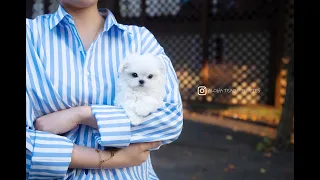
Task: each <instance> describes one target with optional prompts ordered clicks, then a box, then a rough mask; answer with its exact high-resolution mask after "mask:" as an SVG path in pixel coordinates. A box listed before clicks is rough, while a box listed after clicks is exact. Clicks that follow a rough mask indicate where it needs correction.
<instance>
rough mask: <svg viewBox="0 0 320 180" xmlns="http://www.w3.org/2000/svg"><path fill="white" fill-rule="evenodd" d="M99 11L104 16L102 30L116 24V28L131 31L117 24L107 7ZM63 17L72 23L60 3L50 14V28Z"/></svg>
mask: <svg viewBox="0 0 320 180" xmlns="http://www.w3.org/2000/svg"><path fill="white" fill-rule="evenodd" d="M99 12H100V13H101V15H102V16H103V17H104V18H105V24H104V30H103V31H109V29H110V28H111V27H112V26H116V27H117V28H119V29H121V30H123V31H127V32H129V33H131V32H130V31H128V28H127V26H125V25H122V24H119V23H118V22H117V20H116V18H115V17H114V15H113V14H112V12H111V11H110V10H109V9H106V8H101V9H99ZM64 18H66V19H67V21H68V22H69V23H71V24H74V21H73V19H72V16H71V15H70V14H69V13H67V12H66V11H65V9H64V8H63V7H62V6H61V5H59V7H58V9H57V11H56V12H55V13H53V15H52V16H50V24H49V27H50V29H52V28H54V27H55V26H57V25H58V24H59V23H60V22H61V21H62V20H63V19H64Z"/></svg>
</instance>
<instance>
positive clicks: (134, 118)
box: [126, 110, 143, 126]
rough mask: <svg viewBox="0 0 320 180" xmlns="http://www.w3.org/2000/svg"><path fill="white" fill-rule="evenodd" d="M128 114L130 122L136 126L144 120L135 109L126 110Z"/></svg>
mask: <svg viewBox="0 0 320 180" xmlns="http://www.w3.org/2000/svg"><path fill="white" fill-rule="evenodd" d="M126 114H127V116H128V118H129V119H130V122H131V124H132V125H134V126H136V125H139V124H141V123H142V122H143V117H142V116H139V115H137V114H136V113H135V112H133V111H128V110H127V111H126Z"/></svg>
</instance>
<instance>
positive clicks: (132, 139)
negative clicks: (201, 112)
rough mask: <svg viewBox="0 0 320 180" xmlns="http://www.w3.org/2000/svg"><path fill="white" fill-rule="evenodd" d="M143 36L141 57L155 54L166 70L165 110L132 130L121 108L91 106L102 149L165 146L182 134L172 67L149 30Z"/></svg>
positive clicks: (143, 30)
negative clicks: (156, 143) (157, 143)
mask: <svg viewBox="0 0 320 180" xmlns="http://www.w3.org/2000/svg"><path fill="white" fill-rule="evenodd" d="M140 34H141V54H145V53H149V54H153V55H155V56H157V57H159V58H161V59H162V60H163V61H164V62H165V64H166V67H167V84H166V93H167V94H166V97H165V99H164V106H163V107H161V108H160V109H158V110H157V111H156V112H153V113H151V114H150V115H149V116H147V117H146V119H145V122H143V123H142V124H140V125H139V126H132V127H131V125H130V120H129V119H128V117H127V116H126V113H125V111H124V110H123V109H122V108H120V107H115V106H108V105H92V106H91V108H92V114H93V116H94V118H95V119H96V121H97V124H98V129H99V132H100V134H99V135H98V136H97V141H98V143H100V144H101V145H102V146H112V147H125V146H128V145H129V144H130V143H139V142H152V141H162V143H163V144H167V143H171V142H172V141H174V140H175V139H177V138H178V137H179V135H180V133H181V131H182V125H183V113H182V102H181V97H180V92H179V84H178V79H177V76H176V73H175V70H174V68H173V66H172V63H171V61H170V59H169V58H168V56H167V55H166V54H165V52H164V50H163V48H162V47H161V46H160V44H159V43H158V42H157V40H156V39H155V37H154V35H153V34H152V33H151V32H150V31H149V30H147V29H146V28H144V27H142V28H141V29H140ZM90 119H91V118H90ZM91 120H92V119H91ZM91 123H92V122H91ZM93 123H95V122H93ZM87 124H88V123H87Z"/></svg>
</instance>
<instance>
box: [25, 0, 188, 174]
mask: <svg viewBox="0 0 320 180" xmlns="http://www.w3.org/2000/svg"><path fill="white" fill-rule="evenodd" d="M26 47H27V49H26V108H27V109H26V175H27V179H134V180H140V179H141V180H142V179H143V180H149V179H158V177H157V176H156V174H155V172H154V171H153V168H152V164H151V160H150V157H149V158H148V160H147V161H146V162H145V163H143V164H142V165H140V166H136V167H130V168H121V169H106V170H99V169H96V170H91V169H89V170H85V169H68V166H69V164H70V161H71V154H72V149H73V144H74V143H75V144H78V145H82V146H87V147H92V148H99V149H103V148H102V146H108V147H125V146H128V145H129V144H130V143H139V142H151V141H162V144H168V143H171V142H172V141H174V140H176V139H177V138H178V136H179V135H180V133H181V131H182V125H183V116H182V102H181V97H180V93H179V85H178V80H177V77H176V74H175V70H174V68H173V66H172V64H171V61H170V59H169V58H168V57H167V56H166V54H165V52H164V49H163V48H162V47H161V46H160V45H159V43H158V42H157V40H156V39H155V37H154V35H153V34H152V33H151V32H150V31H149V30H148V29H146V28H145V27H138V26H133V25H130V26H129V25H122V24H119V23H117V22H116V20H115V17H114V16H113V15H112V13H111V12H110V11H108V15H107V16H106V21H105V26H104V30H103V32H101V33H100V34H99V36H98V38H97V39H96V40H95V41H94V42H93V43H92V44H91V46H90V48H89V49H88V50H87V51H85V50H84V47H83V45H82V42H81V40H80V37H79V34H78V33H77V30H76V28H75V25H74V21H73V19H72V17H71V15H70V14H68V13H67V12H66V11H65V10H64V9H63V8H62V7H61V6H59V8H58V10H57V11H56V12H55V13H53V14H48V15H42V16H38V17H37V18H35V19H33V20H31V19H27V20H26ZM133 52H135V53H140V54H144V53H152V54H154V55H156V56H158V57H159V58H162V59H163V60H164V61H165V62H166V65H167V70H168V71H167V85H166V92H167V95H166V97H165V99H164V102H165V103H164V104H165V105H164V106H163V107H162V108H160V109H159V110H158V111H156V112H154V113H152V114H150V115H149V116H148V117H146V120H145V122H144V123H142V124H140V125H139V126H131V125H130V121H129V119H128V117H127V116H126V114H125V112H124V110H123V109H122V108H119V107H116V106H114V104H113V100H114V97H115V93H116V92H115V81H117V69H118V66H119V63H120V62H121V61H122V60H123V59H124V57H125V56H126V54H129V53H133ZM81 105H90V106H91V108H92V111H93V115H94V116H95V118H96V120H97V123H98V128H99V129H98V130H96V129H93V128H91V127H88V126H85V125H79V126H78V127H77V128H75V129H73V130H71V131H70V132H68V133H65V134H64V135H63V136H60V135H55V134H51V133H47V132H41V131H37V130H35V129H34V126H33V122H34V120H35V119H36V118H38V117H40V116H42V115H45V114H48V113H52V112H55V111H59V110H62V109H67V108H70V107H75V106H81Z"/></svg>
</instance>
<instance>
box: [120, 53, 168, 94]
mask: <svg viewBox="0 0 320 180" xmlns="http://www.w3.org/2000/svg"><path fill="white" fill-rule="evenodd" d="M119 77H120V79H122V81H123V83H126V84H127V85H128V86H129V87H131V88H140V89H142V88H145V89H150V88H157V87H159V86H162V85H163V84H164V83H165V78H166V67H165V64H164V62H163V60H162V59H160V58H157V57H155V56H153V55H150V54H146V55H137V54H131V55H129V56H127V57H126V58H125V60H124V61H123V62H122V63H121V64H120V66H119Z"/></svg>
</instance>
